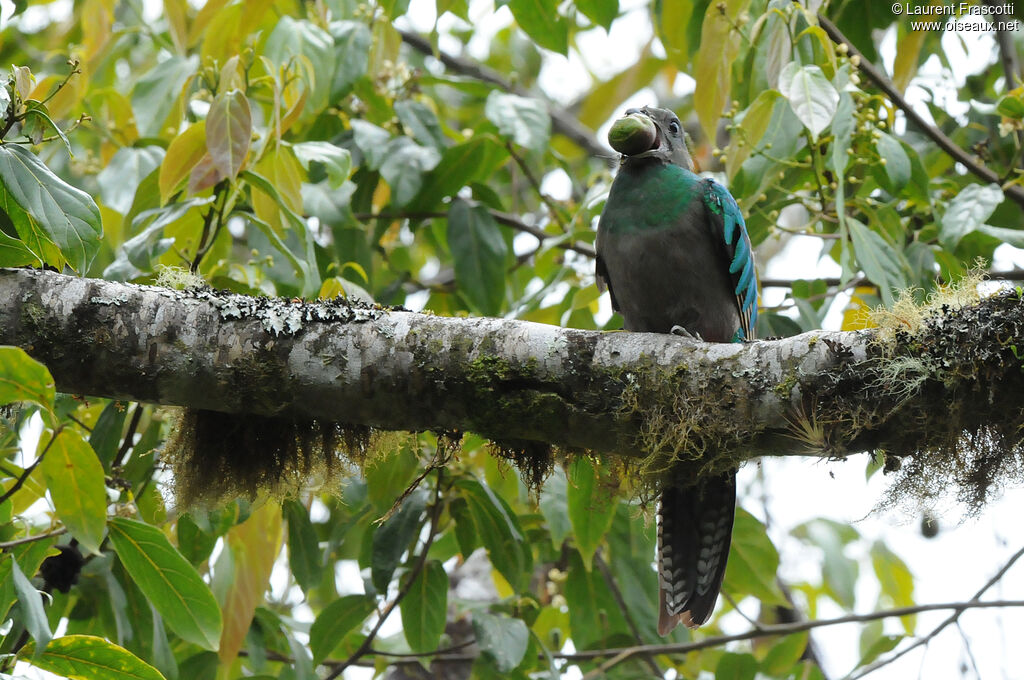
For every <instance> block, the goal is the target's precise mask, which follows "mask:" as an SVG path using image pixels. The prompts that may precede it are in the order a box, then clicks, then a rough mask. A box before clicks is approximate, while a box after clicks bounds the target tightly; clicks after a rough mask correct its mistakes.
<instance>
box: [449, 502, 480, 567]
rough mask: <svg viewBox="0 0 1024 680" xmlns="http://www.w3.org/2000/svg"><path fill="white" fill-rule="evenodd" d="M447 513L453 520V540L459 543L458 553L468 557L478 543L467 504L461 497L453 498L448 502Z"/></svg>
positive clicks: (474, 525)
mask: <svg viewBox="0 0 1024 680" xmlns="http://www.w3.org/2000/svg"><path fill="white" fill-rule="evenodd" d="M448 514H450V515H451V517H452V521H453V522H455V541H456V543H458V544H459V553H461V554H462V557H463V558H467V557H469V556H470V555H471V554H473V551H474V550H476V548H477V546H479V545H480V540H479V539H478V538H477V535H476V523H475V522H474V521H473V515H471V514H470V513H469V505H468V504H467V503H466V500H465V499H463V498H453V499H452V500H451V502H450V503H449V504H448Z"/></svg>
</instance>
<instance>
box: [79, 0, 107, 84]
mask: <svg viewBox="0 0 1024 680" xmlns="http://www.w3.org/2000/svg"><path fill="white" fill-rule="evenodd" d="M113 21H114V8H113V6H112V3H110V2H107V1H105V0H86V2H85V3H84V4H83V6H82V13H81V16H80V18H79V25H80V26H81V27H82V52H83V57H84V60H87V61H90V62H91V61H93V59H94V58H95V57H97V56H98V55H99V54H100V53H101V52H102V51H103V49H104V48H105V47H106V46H107V43H109V42H110V36H111V31H110V27H111V25H112V23H113ZM79 77H81V76H79Z"/></svg>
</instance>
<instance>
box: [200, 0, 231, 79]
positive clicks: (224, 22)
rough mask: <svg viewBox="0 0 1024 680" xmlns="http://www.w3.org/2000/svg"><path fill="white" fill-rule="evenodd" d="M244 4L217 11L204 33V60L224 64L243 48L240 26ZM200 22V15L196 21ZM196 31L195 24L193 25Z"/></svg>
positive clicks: (201, 52)
mask: <svg viewBox="0 0 1024 680" xmlns="http://www.w3.org/2000/svg"><path fill="white" fill-rule="evenodd" d="M242 9H243V8H242V5H241V4H237V5H231V6H230V7H226V8H225V9H224V10H223V11H221V12H217V14H216V15H214V17H213V18H212V20H211V21H210V27H209V28H208V29H207V30H206V32H205V33H204V36H205V37H204V38H203V45H202V48H201V49H200V54H201V55H202V58H203V61H204V62H205V61H208V60H215V61H217V62H218V63H221V64H223V63H224V62H225V61H227V60H228V58H230V57H231V56H232V55H235V54H238V53H239V52H241V49H242V34H241V32H240V30H239V26H240V24H241V22H242ZM198 22H199V19H198V17H197V18H196V23H198ZM192 29H193V33H195V24H193V26H192Z"/></svg>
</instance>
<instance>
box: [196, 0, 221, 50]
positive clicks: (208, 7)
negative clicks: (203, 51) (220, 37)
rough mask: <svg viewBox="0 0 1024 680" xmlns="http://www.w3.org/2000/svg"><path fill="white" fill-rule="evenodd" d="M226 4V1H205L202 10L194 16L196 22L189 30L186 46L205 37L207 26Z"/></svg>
mask: <svg viewBox="0 0 1024 680" xmlns="http://www.w3.org/2000/svg"><path fill="white" fill-rule="evenodd" d="M226 4H228V0H207V2H206V4H205V5H203V8H202V9H201V10H199V14H197V15H196V20H195V21H193V22H192V28H191V29H189V32H188V44H189V45H190V46H191V45H194V44H195V43H196V42H197V41H198V40H199V38H201V37H203V36H204V35H206V27H207V25H209V24H210V23H211V22H212V21H213V20H214V18H215V17H216V16H217V15H218V13H219V12H220V10H221V9H222V8H223V7H224V5H226Z"/></svg>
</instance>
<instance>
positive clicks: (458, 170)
mask: <svg viewBox="0 0 1024 680" xmlns="http://www.w3.org/2000/svg"><path fill="white" fill-rule="evenodd" d="M507 157H508V152H507V151H506V150H505V148H504V147H502V146H500V145H499V144H498V143H497V142H496V141H495V140H494V139H493V138H492V137H490V136H488V135H475V136H473V137H472V138H470V140H469V141H468V142H465V143H463V144H457V145H455V146H452V147H449V148H447V149H445V151H444V153H443V154H442V155H441V161H440V162H439V163H438V164H437V167H435V168H434V169H433V170H431V171H430V172H429V173H427V174H426V175H425V176H424V178H423V186H422V187H421V188H420V192H419V194H418V195H417V196H416V198H414V199H413V201H412V202H411V203H410V204H409V206H408V209H409V210H412V211H427V210H431V209H433V208H434V207H435V206H437V205H438V204H439V203H440V202H441V201H442V200H443V199H445V198H447V197H448V196H454V195H455V194H457V193H458V191H459V189H461V188H462V187H464V186H466V185H467V184H469V183H470V182H472V181H473V180H475V179H484V178H486V177H488V176H490V174H491V173H492V172H493V171H494V168H495V167H497V166H498V165H499V164H501V163H503V162H504V161H505V159H506V158H507Z"/></svg>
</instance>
